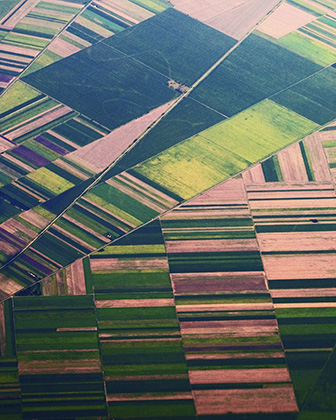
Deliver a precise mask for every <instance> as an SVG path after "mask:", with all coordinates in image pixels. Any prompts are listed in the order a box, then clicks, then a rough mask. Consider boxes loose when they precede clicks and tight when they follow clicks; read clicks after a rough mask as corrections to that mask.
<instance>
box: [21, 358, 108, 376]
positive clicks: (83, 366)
mask: <svg viewBox="0 0 336 420" xmlns="http://www.w3.org/2000/svg"><path fill="white" fill-rule="evenodd" d="M18 369H19V375H36V374H37V375H47V374H48V375H50V374H62V373H100V371H101V366H100V360H99V359H96V360H94V359H87V360H86V359H80V360H75V359H70V360H66V359H63V360H33V361H30V362H27V361H24V362H19V365H18Z"/></svg>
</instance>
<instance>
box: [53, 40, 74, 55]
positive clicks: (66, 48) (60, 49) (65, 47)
mask: <svg viewBox="0 0 336 420" xmlns="http://www.w3.org/2000/svg"><path fill="white" fill-rule="evenodd" d="M80 50H81V49H80V48H78V47H76V46H75V45H72V44H70V42H66V41H64V40H63V39H61V38H56V39H55V40H54V41H53V42H51V44H50V45H49V46H48V51H51V52H53V53H55V54H57V55H59V56H61V57H68V56H69V55H72V54H75V53H76V52H78V51H80Z"/></svg>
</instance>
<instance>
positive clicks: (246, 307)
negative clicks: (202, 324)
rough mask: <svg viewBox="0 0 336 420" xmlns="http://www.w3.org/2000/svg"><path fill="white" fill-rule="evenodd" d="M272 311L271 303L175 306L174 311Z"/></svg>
mask: <svg viewBox="0 0 336 420" xmlns="http://www.w3.org/2000/svg"><path fill="white" fill-rule="evenodd" d="M272 309H273V303H271V302H270V303H230V304H221V303H214V304H208V305H207V304H200V305H177V306H176V310H177V312H179V313H183V312H201V311H206V312H212V311H239V312H240V311H267V310H272Z"/></svg>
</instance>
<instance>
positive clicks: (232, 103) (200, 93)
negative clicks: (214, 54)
mask: <svg viewBox="0 0 336 420" xmlns="http://www.w3.org/2000/svg"><path fill="white" fill-rule="evenodd" d="M319 69H321V66H319V65H317V64H315V63H313V62H312V61H310V60H307V59H305V58H302V57H301V56H299V55H297V54H295V53H292V52H291V51H289V50H287V49H285V48H283V47H280V46H278V45H276V44H274V43H273V42H270V41H268V40H266V39H264V38H262V37H260V36H258V35H255V34H251V35H250V36H249V37H248V38H247V39H246V40H245V41H244V42H243V43H242V44H241V45H240V46H239V47H238V48H237V49H236V50H235V51H234V52H233V53H232V54H230V56H229V57H228V58H227V59H226V60H225V61H224V62H223V63H222V64H221V65H220V66H219V67H217V69H216V70H215V71H214V72H213V73H212V74H211V75H210V76H209V77H208V78H207V79H206V80H205V81H204V82H202V83H201V85H200V86H199V87H198V88H197V89H196V90H195V91H194V92H193V94H192V95H191V96H192V97H193V98H195V99H197V100H199V101H201V102H203V103H205V104H206V105H208V106H210V107H212V108H214V109H216V110H217V111H220V112H222V113H223V114H225V115H227V116H232V115H234V114H236V113H237V112H239V111H242V110H243V109H245V108H248V107H249V106H251V105H253V104H255V103H257V102H259V101H261V100H263V99H265V98H267V97H269V96H270V95H272V94H274V93H276V92H278V91H280V90H282V89H285V88H286V87H288V86H290V85H291V84H292V83H295V82H298V81H299V80H301V79H302V78H304V77H306V76H308V75H310V74H312V73H314V72H316V71H318V70H319Z"/></svg>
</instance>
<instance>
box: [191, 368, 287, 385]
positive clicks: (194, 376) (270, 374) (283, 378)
mask: <svg viewBox="0 0 336 420" xmlns="http://www.w3.org/2000/svg"><path fill="white" fill-rule="evenodd" d="M189 379H190V383H191V385H194V384H236V383H264V384H265V383H276V382H290V381H291V379H290V376H289V373H288V370H287V369H286V368H268V369H267V368H266V369H265V368H258V369H215V370H190V371H189Z"/></svg>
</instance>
